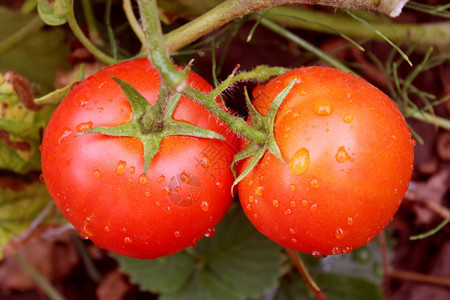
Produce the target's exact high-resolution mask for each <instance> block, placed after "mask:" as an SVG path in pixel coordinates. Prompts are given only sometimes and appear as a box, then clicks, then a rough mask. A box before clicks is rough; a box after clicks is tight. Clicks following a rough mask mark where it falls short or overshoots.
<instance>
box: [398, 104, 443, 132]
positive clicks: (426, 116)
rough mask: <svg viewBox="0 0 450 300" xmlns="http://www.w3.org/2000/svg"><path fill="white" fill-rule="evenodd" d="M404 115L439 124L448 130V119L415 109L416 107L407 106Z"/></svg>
mask: <svg viewBox="0 0 450 300" xmlns="http://www.w3.org/2000/svg"><path fill="white" fill-rule="evenodd" d="M405 116H406V117H411V118H414V119H417V120H420V121H423V122H426V123H429V124H433V125H436V126H439V127H440V128H443V129H446V130H450V120H448V119H445V118H441V117H438V116H435V115H432V114H430V113H426V112H422V111H417V109H414V108H410V107H407V108H406V111H405Z"/></svg>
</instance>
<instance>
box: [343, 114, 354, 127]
mask: <svg viewBox="0 0 450 300" xmlns="http://www.w3.org/2000/svg"><path fill="white" fill-rule="evenodd" d="M352 121H353V114H352V113H348V114H346V115H345V116H344V122H345V123H347V124H349V123H351V122H352Z"/></svg>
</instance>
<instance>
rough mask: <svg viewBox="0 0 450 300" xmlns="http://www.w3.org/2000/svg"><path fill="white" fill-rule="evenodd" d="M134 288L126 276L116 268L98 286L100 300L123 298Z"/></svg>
mask: <svg viewBox="0 0 450 300" xmlns="http://www.w3.org/2000/svg"><path fill="white" fill-rule="evenodd" d="M131 289H132V286H131V285H130V284H129V283H128V281H127V280H126V278H125V276H124V275H123V274H121V273H120V272H119V271H118V270H114V271H112V272H110V273H108V275H106V277H105V279H104V280H103V281H102V283H101V284H100V286H99V287H98V288H97V291H96V294H97V299H98V300H121V299H123V298H124V296H125V295H126V294H127V293H128V292H129V291H130V290H131Z"/></svg>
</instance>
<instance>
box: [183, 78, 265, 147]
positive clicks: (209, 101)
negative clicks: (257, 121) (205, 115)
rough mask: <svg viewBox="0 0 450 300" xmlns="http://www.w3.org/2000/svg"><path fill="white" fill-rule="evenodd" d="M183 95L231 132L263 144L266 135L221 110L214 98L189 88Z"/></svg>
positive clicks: (187, 87)
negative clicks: (226, 126) (218, 120)
mask: <svg viewBox="0 0 450 300" xmlns="http://www.w3.org/2000/svg"><path fill="white" fill-rule="evenodd" d="M183 94H184V95H185V96H187V97H188V98H190V99H192V100H194V101H196V102H198V103H200V104H201V105H203V106H204V107H205V108H206V109H207V110H208V111H209V112H210V113H212V114H213V115H214V116H216V117H218V118H219V119H220V120H221V121H222V122H224V123H225V124H227V125H228V126H229V127H230V128H231V130H233V131H234V132H236V133H239V134H240V135H242V136H243V137H245V138H247V139H248V140H250V141H253V142H255V143H257V144H263V143H264V141H265V140H266V138H267V134H266V133H264V132H262V131H259V130H257V129H255V128H252V127H251V126H249V125H248V124H247V123H246V122H245V121H244V120H243V119H242V118H240V117H236V116H233V115H231V114H229V113H228V112H226V111H225V110H223V109H222V108H221V107H220V106H219V105H218V104H217V102H216V99H215V97H211V96H209V95H205V94H203V93H202V92H200V91H198V90H196V89H194V88H193V87H191V86H186V88H185V89H184V90H183ZM212 96H214V95H212Z"/></svg>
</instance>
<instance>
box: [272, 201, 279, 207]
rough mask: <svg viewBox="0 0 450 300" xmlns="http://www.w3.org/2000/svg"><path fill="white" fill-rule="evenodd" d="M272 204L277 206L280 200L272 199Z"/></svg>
mask: <svg viewBox="0 0 450 300" xmlns="http://www.w3.org/2000/svg"><path fill="white" fill-rule="evenodd" d="M272 204H273V206H275V207H279V206H280V202H279V201H278V200H273V201H272Z"/></svg>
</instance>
